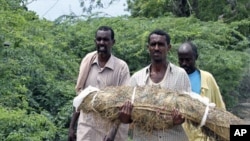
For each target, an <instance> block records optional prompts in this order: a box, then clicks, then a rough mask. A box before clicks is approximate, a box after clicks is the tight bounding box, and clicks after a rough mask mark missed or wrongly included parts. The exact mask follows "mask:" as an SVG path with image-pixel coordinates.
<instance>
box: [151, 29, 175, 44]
mask: <svg viewBox="0 0 250 141" xmlns="http://www.w3.org/2000/svg"><path fill="white" fill-rule="evenodd" d="M152 34H157V35H161V36H165V37H166V41H167V44H168V45H169V44H170V40H171V38H170V36H169V34H168V33H166V32H165V31H163V30H161V29H156V30H154V31H152V32H151V33H150V34H149V35H148V43H149V42H150V36H151V35H152Z"/></svg>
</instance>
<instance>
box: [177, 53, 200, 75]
mask: <svg viewBox="0 0 250 141" xmlns="http://www.w3.org/2000/svg"><path fill="white" fill-rule="evenodd" d="M178 59H179V65H180V67H182V68H183V69H185V71H186V72H187V74H191V73H193V72H194V71H195V69H196V67H195V60H196V58H195V56H194V54H193V51H192V50H191V49H190V50H181V51H178Z"/></svg>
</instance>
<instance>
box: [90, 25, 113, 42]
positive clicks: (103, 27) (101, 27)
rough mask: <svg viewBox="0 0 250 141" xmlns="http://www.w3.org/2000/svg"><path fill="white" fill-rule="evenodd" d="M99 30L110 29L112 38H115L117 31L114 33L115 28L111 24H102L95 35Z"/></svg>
mask: <svg viewBox="0 0 250 141" xmlns="http://www.w3.org/2000/svg"><path fill="white" fill-rule="evenodd" d="M99 30H103V31H110V32H111V39H112V40H114V38H115V33H114V30H113V29H112V28H111V27H109V26H100V27H99V28H98V29H97V30H96V33H95V36H96V34H97V31H99Z"/></svg>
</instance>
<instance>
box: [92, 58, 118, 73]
mask: <svg viewBox="0 0 250 141" xmlns="http://www.w3.org/2000/svg"><path fill="white" fill-rule="evenodd" d="M93 64H98V55H97V57H96V58H95V60H94V61H93V63H92V65H93ZM114 65H115V56H114V55H113V54H111V56H110V58H109V60H108V62H107V63H106V64H105V66H104V68H110V69H112V70H114Z"/></svg>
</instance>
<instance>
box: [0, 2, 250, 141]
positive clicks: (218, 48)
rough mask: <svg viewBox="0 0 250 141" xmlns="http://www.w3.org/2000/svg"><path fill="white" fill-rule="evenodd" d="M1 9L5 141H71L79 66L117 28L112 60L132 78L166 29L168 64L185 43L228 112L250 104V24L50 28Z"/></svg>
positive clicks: (136, 21) (67, 24) (150, 21)
mask: <svg viewBox="0 0 250 141" xmlns="http://www.w3.org/2000/svg"><path fill="white" fill-rule="evenodd" d="M16 2H17V1H16ZM18 2H19V3H20V2H21V1H18ZM0 4H1V6H2V7H0V13H1V15H0V25H1V26H0V77H1V80H0V112H1V114H0V123H1V124H0V125H1V127H0V128H1V130H0V140H17V141H24V140H32V141H33V140H66V136H67V132H68V126H69V125H68V124H69V118H70V117H71V113H72V100H73V98H74V96H75V91H74V86H75V83H76V77H77V73H78V69H79V63H80V61H81V59H82V57H84V55H85V54H86V53H88V52H90V51H92V50H95V46H94V42H93V40H94V33H95V30H96V28H97V27H98V26H100V25H109V26H111V27H113V28H114V30H115V34H116V35H115V37H116V44H115V46H114V47H113V53H114V54H115V55H117V56H119V57H120V58H122V59H124V60H125V61H126V62H127V63H128V65H129V68H130V71H131V74H133V73H134V72H135V71H137V70H138V69H140V68H142V67H144V66H146V65H148V63H149V62H150V60H149V56H148V53H147V51H146V39H147V36H148V34H149V32H150V31H152V30H154V29H156V28H161V29H164V30H166V31H168V32H169V34H170V35H171V38H172V40H171V44H172V46H173V48H172V50H171V52H170V54H169V56H168V59H169V60H170V61H171V62H173V63H175V64H177V56H176V49H177V48H178V46H179V45H180V44H181V43H182V42H183V41H185V40H192V41H193V42H195V43H196V44H197V45H198V47H199V53H200V58H199V61H198V65H199V67H200V68H201V69H204V70H207V71H209V72H211V73H212V74H213V75H214V76H215V79H216V80H217V82H218V84H219V86H220V89H221V92H222V95H223V99H224V101H225V102H226V105H227V108H228V110H230V108H231V107H233V106H234V105H235V104H237V102H238V99H246V98H249V97H250V93H249V85H248V84H249V83H250V82H249V78H250V76H249V70H250V65H249V64H250V62H249V60H250V55H249V54H250V52H249V45H250V41H249V40H250V20H249V19H245V20H241V21H236V22H232V23H230V24H225V23H223V22H222V21H217V22H202V21H200V20H198V19H197V18H195V17H193V16H191V17H188V18H176V17H172V16H168V17H159V18H133V17H116V18H89V19H86V20H78V19H72V17H71V18H65V19H60V20H57V21H55V22H51V21H47V20H41V19H38V16H37V15H36V14H35V13H34V12H30V11H27V9H26V8H25V7H23V6H19V5H17V4H16V3H15V0H10V1H7V0H6V1H5V0H0Z"/></svg>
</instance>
